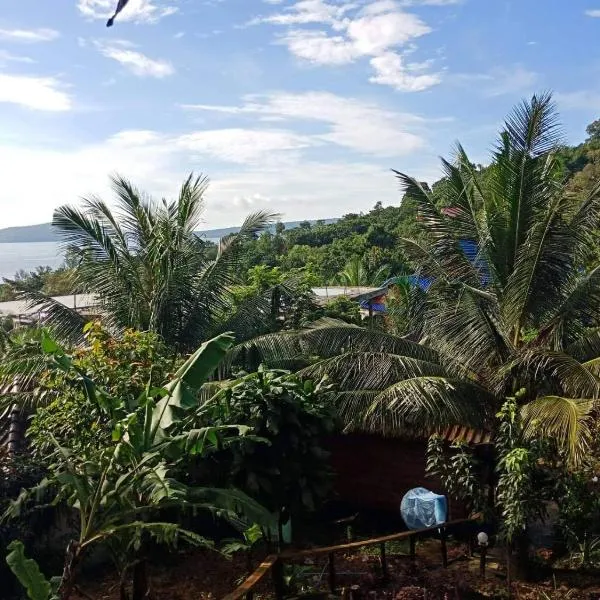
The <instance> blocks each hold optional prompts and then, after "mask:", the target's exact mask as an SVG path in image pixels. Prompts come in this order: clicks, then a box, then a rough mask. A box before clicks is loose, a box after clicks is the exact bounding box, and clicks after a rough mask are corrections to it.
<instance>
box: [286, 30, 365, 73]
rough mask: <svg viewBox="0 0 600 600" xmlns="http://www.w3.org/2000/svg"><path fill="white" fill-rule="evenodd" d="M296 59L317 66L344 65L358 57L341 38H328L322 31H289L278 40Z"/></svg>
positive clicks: (348, 43)
mask: <svg viewBox="0 0 600 600" xmlns="http://www.w3.org/2000/svg"><path fill="white" fill-rule="evenodd" d="M278 43H282V44H285V45H286V46H287V47H288V49H289V51H290V52H291V53H292V54H293V55H294V56H297V57H298V58H301V59H303V60H307V61H309V62H312V63H315V64H318V65H344V64H348V63H351V62H354V60H355V59H356V58H357V57H358V56H359V55H360V54H359V53H358V52H357V50H356V48H355V46H354V45H353V44H352V42H350V41H348V40H347V39H346V38H344V37H343V36H339V35H336V36H328V35H327V33H325V32H324V31H307V30H297V31H291V32H290V33H288V34H287V35H286V36H283V37H281V38H280V39H279V41H278Z"/></svg>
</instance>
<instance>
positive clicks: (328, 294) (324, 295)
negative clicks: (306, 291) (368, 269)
mask: <svg viewBox="0 0 600 600" xmlns="http://www.w3.org/2000/svg"><path fill="white" fill-rule="evenodd" d="M379 289H380V288H376V287H366V286H361V287H347V286H342V285H340V286H332V287H314V288H312V292H313V294H314V295H315V296H316V297H317V301H321V302H326V301H327V300H333V299H334V298H339V297H340V296H345V297H346V298H350V299H351V300H358V299H359V298H360V297H361V296H363V295H364V294H371V293H373V292H376V291H378V290H379Z"/></svg>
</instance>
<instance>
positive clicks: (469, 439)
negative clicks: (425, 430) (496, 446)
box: [441, 425, 494, 446]
mask: <svg viewBox="0 0 600 600" xmlns="http://www.w3.org/2000/svg"><path fill="white" fill-rule="evenodd" d="M441 435H442V437H443V438H444V439H445V440H447V441H448V442H463V443H465V444H473V445H475V446H477V445H480V444H491V443H493V441H494V436H493V434H492V433H491V432H489V431H484V430H481V429H471V428H470V427H464V426H463V425H453V426H452V427H448V428H447V429H445V430H444V431H442V433H441Z"/></svg>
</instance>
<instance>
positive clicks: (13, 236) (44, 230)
mask: <svg viewBox="0 0 600 600" xmlns="http://www.w3.org/2000/svg"><path fill="white" fill-rule="evenodd" d="M337 220H338V219H322V220H321V221H319V222H323V223H326V224H328V225H329V224H330V223H335V222H336V221H337ZM303 222H305V221H285V222H284V223H283V224H284V225H285V228H286V229H294V228H296V227H298V226H299V225H300V223H303ZM308 222H309V223H310V224H311V225H314V224H315V223H317V221H316V220H312V221H310V220H309V221H308ZM239 229H240V228H239V227H223V228H221V229H205V230H202V231H197V232H196V234H197V235H198V236H200V237H202V238H208V239H217V238H222V237H223V236H225V235H228V234H230V233H237V232H238V231H239ZM271 230H272V231H274V230H275V226H274V225H273V226H272V227H271ZM59 239H60V238H59V235H58V233H57V232H56V230H55V229H54V228H53V227H52V225H51V224H50V223H42V224H40V225H24V226H22V227H7V228H5V229H0V244H18V243H30V244H31V243H33V242H58V241H59Z"/></svg>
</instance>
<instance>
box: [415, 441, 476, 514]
mask: <svg viewBox="0 0 600 600" xmlns="http://www.w3.org/2000/svg"><path fill="white" fill-rule="evenodd" d="M426 471H427V474H428V475H430V476H432V477H436V478H437V479H439V480H440V481H441V483H442V485H443V486H444V489H445V490H446V491H447V492H448V493H449V494H450V496H451V497H452V498H456V499H459V500H462V501H464V502H466V503H467V504H468V505H469V507H470V508H471V510H472V512H476V511H481V510H483V509H484V508H487V507H486V500H487V498H486V489H485V488H484V487H483V486H482V484H481V481H480V477H479V471H480V464H479V461H478V459H477V457H476V456H475V453H474V450H473V448H472V447H469V446H468V445H467V444H463V443H460V442H453V443H452V444H451V445H450V447H449V448H446V445H445V443H444V440H443V438H442V437H441V436H439V435H433V436H431V437H430V438H429V442H428V444H427V466H426Z"/></svg>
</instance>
